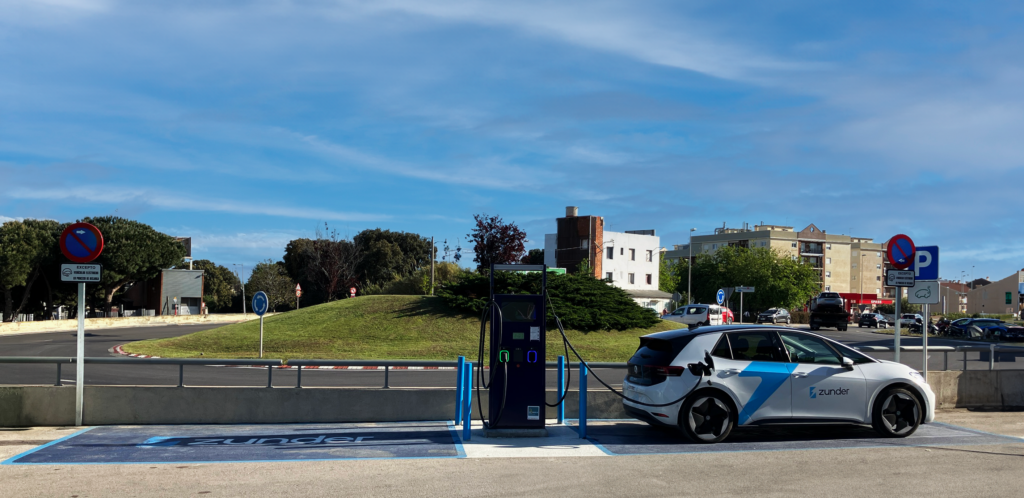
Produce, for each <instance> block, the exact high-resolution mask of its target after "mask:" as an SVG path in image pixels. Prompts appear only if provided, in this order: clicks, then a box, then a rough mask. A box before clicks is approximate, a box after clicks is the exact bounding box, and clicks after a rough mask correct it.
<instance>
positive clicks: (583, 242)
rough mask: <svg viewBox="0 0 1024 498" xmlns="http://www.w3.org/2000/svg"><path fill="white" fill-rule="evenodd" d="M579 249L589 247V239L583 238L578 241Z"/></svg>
mask: <svg viewBox="0 0 1024 498" xmlns="http://www.w3.org/2000/svg"><path fill="white" fill-rule="evenodd" d="M580 249H590V241H589V240H587V239H583V240H581V241H580Z"/></svg>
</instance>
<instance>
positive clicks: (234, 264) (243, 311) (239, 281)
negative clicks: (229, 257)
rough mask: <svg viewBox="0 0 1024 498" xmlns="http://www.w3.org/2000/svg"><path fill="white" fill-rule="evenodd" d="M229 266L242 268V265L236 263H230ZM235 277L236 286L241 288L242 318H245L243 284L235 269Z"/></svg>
mask: <svg viewBox="0 0 1024 498" xmlns="http://www.w3.org/2000/svg"><path fill="white" fill-rule="evenodd" d="M231 266H242V265H240V264H238V263H231ZM235 277H238V284H239V285H241V286H242V316H243V317H245V316H247V315H246V314H245V282H243V281H242V277H241V276H239V275H238V270H237V269H236V270H235Z"/></svg>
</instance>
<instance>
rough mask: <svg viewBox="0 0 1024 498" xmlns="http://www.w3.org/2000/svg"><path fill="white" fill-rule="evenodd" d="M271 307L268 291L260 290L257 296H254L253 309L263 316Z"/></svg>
mask: <svg viewBox="0 0 1024 498" xmlns="http://www.w3.org/2000/svg"><path fill="white" fill-rule="evenodd" d="M268 307H270V300H269V299H267V293H266V292H263V291H259V292H257V293H256V295H255V296H252V311H253V313H256V314H257V315H259V316H263V315H264V314H265V313H266V312H267V308H268Z"/></svg>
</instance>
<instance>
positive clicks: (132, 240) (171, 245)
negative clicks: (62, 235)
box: [81, 216, 185, 312]
mask: <svg viewBox="0 0 1024 498" xmlns="http://www.w3.org/2000/svg"><path fill="white" fill-rule="evenodd" d="M81 221H83V222H85V223H90V224H92V225H94V226H96V228H98V229H99V230H100V232H101V233H102V234H103V253H102V254H100V257H99V258H96V260H95V261H94V262H95V263H99V264H101V265H103V272H102V276H101V280H100V283H99V288H100V289H101V290H102V291H103V297H104V302H105V303H104V308H105V309H106V311H108V312H109V311H110V304H111V302H112V301H113V299H114V293H115V292H117V291H118V290H120V289H121V288H122V287H124V285H125V284H127V283H129V282H134V281H139V280H148V279H150V278H153V277H155V276H157V275H159V274H160V270H163V269H166V268H173V267H174V266H175V264H177V263H179V262H181V258H183V257H184V256H185V246H183V245H182V244H181V242H178V241H177V240H175V238H174V237H171V236H169V235H165V234H162V233H160V232H158V231H156V230H154V229H153V227H151V226H149V225H147V224H145V223H140V222H138V221H134V220H129V219H125V218H120V217H117V216H100V217H97V218H85V219H83V220H81Z"/></svg>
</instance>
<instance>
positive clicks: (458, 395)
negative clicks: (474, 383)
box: [455, 356, 466, 422]
mask: <svg viewBox="0 0 1024 498" xmlns="http://www.w3.org/2000/svg"><path fill="white" fill-rule="evenodd" d="M463 368H466V357H465V356H460V357H459V365H458V366H457V367H455V422H461V421H462V376H463V375H464V374H463V373H462V369H463Z"/></svg>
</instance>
